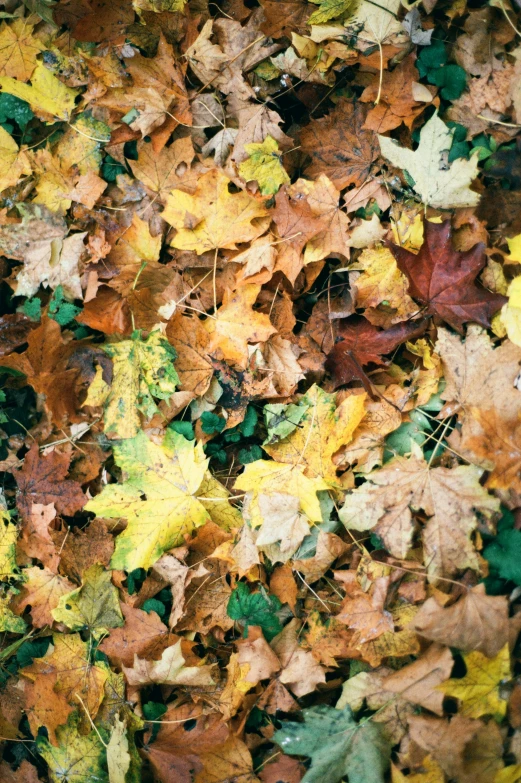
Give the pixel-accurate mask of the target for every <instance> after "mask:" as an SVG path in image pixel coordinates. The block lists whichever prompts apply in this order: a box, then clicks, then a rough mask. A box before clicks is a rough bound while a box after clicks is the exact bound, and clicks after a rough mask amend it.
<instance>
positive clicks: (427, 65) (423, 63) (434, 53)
mask: <svg viewBox="0 0 521 783" xmlns="http://www.w3.org/2000/svg"><path fill="white" fill-rule="evenodd" d="M446 62H447V51H446V49H445V45H444V43H443V41H440V40H433V42H432V43H431V45H430V46H426V47H425V48H424V49H422V50H421V52H420V56H419V57H418V61H417V63H416V66H417V68H418V71H419V73H420V76H421V77H422V78H423V77H424V76H427V73H428V72H429V71H431V70H432V69H433V68H440V67H441V66H442V65H445V63H446Z"/></svg>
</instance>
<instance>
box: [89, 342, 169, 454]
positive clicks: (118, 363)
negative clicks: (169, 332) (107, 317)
mask: <svg viewBox="0 0 521 783" xmlns="http://www.w3.org/2000/svg"><path fill="white" fill-rule="evenodd" d="M103 350H104V351H105V353H106V354H108V355H109V356H110V357H111V359H112V366H113V380H112V384H111V385H110V386H109V385H108V384H107V383H105V381H104V380H103V374H102V370H101V367H98V369H97V371H96V377H95V378H94V380H93V382H92V384H91V385H90V387H89V391H88V393H87V398H86V400H85V402H84V403H83V405H84V406H86V405H92V406H95V407H97V406H100V405H103V406H105V433H106V435H107V436H108V437H109V438H117V439H120V438H133V437H135V436H136V435H137V433H138V431H139V424H140V421H139V412H140V411H141V412H142V413H143V414H144V415H145V416H146V417H147V418H150V417H151V416H153V415H154V414H155V413H157V412H158V408H157V406H156V404H155V402H154V398H156V399H159V400H168V399H169V398H170V397H171V396H172V394H173V393H174V392H175V390H176V386H177V384H178V383H179V378H178V375H177V373H176V371H175V369H174V359H175V358H176V356H177V354H176V352H175V350H174V349H173V348H172V346H171V345H170V343H169V342H168V340H167V339H166V338H165V337H163V335H162V334H161V332H159V331H157V330H156V331H154V332H151V333H150V334H149V336H148V337H147V339H146V340H143V341H142V340H140V339H138V340H133V339H131V340H122V341H121V342H119V343H108V344H106V345H104V346H103Z"/></svg>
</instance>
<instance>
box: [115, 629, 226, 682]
mask: <svg viewBox="0 0 521 783" xmlns="http://www.w3.org/2000/svg"><path fill="white" fill-rule="evenodd" d="M181 644H182V640H181V639H179V641H178V642H176V644H173V645H172V646H171V647H167V648H166V650H163V654H162V655H161V658H160V660H158V661H150V660H146V659H143V658H138V656H137V655H135V656H134V665H133V666H132V668H128V667H126V666H123V672H124V673H125V676H126V678H127V682H128V683H129V685H137V686H142V685H150V684H165V685H185V686H204V685H214V684H215V683H214V680H213V679H212V670H213V666H211V665H210V666H206V665H202V666H185V658H184V656H183V653H182V650H181Z"/></svg>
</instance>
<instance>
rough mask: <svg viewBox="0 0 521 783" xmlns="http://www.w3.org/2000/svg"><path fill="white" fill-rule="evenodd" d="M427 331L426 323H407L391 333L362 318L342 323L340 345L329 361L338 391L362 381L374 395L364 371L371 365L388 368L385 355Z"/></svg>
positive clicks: (339, 328) (329, 356) (336, 346)
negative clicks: (347, 384)
mask: <svg viewBox="0 0 521 783" xmlns="http://www.w3.org/2000/svg"><path fill="white" fill-rule="evenodd" d="M425 327H426V321H406V322H403V323H399V324H396V325H395V326H391V327H390V328H389V329H378V327H376V326H373V324H371V323H369V321H366V319H365V318H362V317H360V316H354V317H352V318H348V319H346V320H342V321H340V324H339V327H338V342H337V343H336V344H335V345H334V346H333V348H332V349H331V351H330V352H329V354H328V357H327V361H326V369H327V370H329V372H330V373H331V374H332V376H333V380H334V384H335V388H336V387H337V386H341V385H343V384H344V383H349V382H350V381H352V380H355V379H358V380H361V381H362V383H363V384H364V386H365V388H366V389H367V391H368V392H370V393H371V384H370V382H369V379H368V378H367V375H366V374H365V372H364V369H363V368H364V367H366V366H367V365H368V364H376V365H380V366H382V365H385V364H387V362H386V360H384V359H383V358H382V354H386V353H391V351H394V350H395V348H397V347H398V346H399V345H401V343H404V342H406V340H412V339H413V338H414V337H419V335H421V334H422V333H423V332H424V331H425Z"/></svg>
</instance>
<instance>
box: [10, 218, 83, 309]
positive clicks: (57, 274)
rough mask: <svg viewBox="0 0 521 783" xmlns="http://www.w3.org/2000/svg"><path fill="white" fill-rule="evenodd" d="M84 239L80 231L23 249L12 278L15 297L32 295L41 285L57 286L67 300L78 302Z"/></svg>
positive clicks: (80, 293)
mask: <svg viewBox="0 0 521 783" xmlns="http://www.w3.org/2000/svg"><path fill="white" fill-rule="evenodd" d="M57 211H58V210H57ZM86 236H87V232H86V231H84V232H81V233H80V234H72V235H71V236H69V237H66V238H65V239H63V240H60V239H57V240H56V239H54V240H51V241H50V242H49V241H42V242H35V243H34V244H33V246H32V247H30V248H28V249H27V252H26V253H25V257H24V267H23V269H21V270H20V272H19V273H18V275H17V276H16V280H17V285H16V296H33V295H34V294H35V293H36V292H37V291H38V288H39V287H40V285H44V286H47V287H49V288H52V289H53V290H55V289H56V288H57V287H58V286H61V288H62V291H63V294H64V295H65V296H66V297H67V299H82V296H83V295H82V290H81V282H80V268H79V263H80V259H81V257H82V255H83V253H84V252H85V245H84V243H83V240H84V239H85V237H86Z"/></svg>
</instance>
